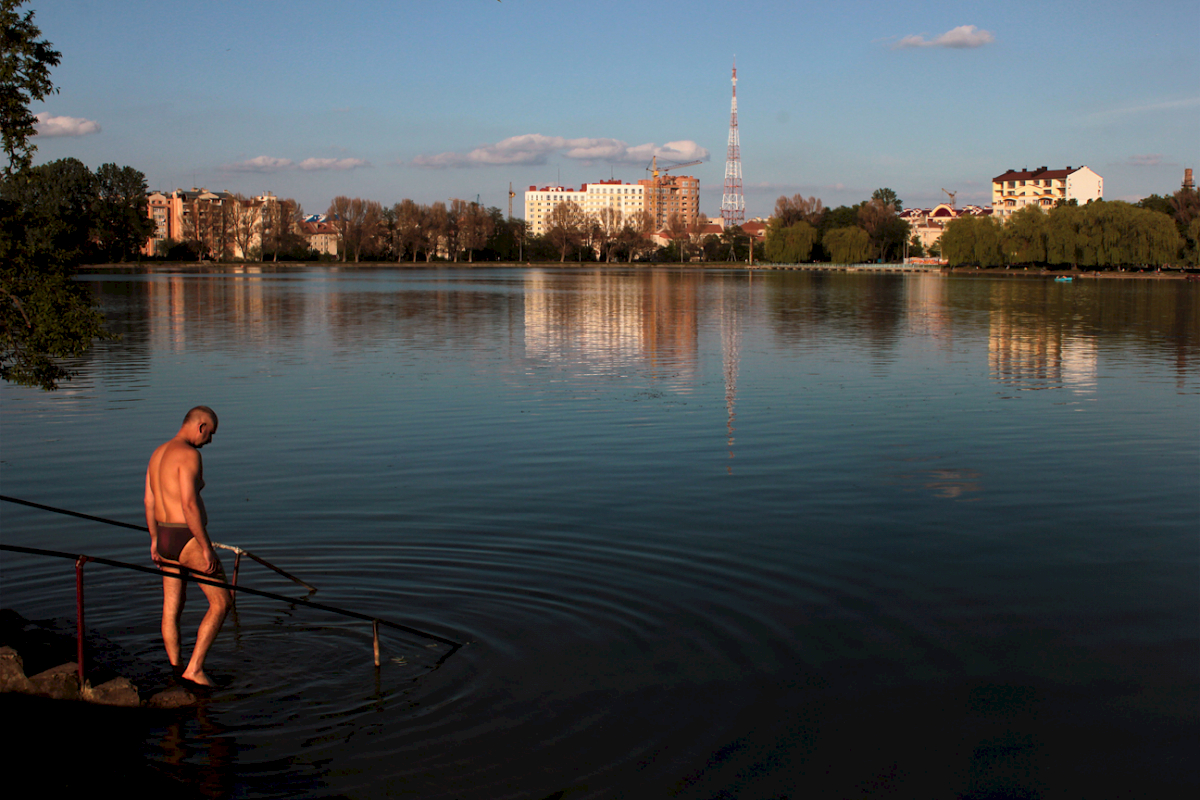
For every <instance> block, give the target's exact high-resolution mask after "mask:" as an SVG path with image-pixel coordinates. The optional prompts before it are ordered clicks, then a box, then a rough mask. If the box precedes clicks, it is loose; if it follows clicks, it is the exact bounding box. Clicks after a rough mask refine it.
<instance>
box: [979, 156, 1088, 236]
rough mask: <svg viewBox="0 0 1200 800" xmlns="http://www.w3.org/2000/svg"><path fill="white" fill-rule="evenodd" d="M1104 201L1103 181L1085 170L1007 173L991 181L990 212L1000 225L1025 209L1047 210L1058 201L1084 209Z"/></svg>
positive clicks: (1041, 169)
mask: <svg viewBox="0 0 1200 800" xmlns="http://www.w3.org/2000/svg"><path fill="white" fill-rule="evenodd" d="M1103 197H1104V179H1103V178H1101V177H1100V176H1099V175H1097V174H1096V173H1095V172H1093V171H1092V170H1091V169H1089V168H1088V167H1086V166H1085V167H1077V168H1073V167H1067V168H1066V169H1047V168H1046V167H1038V168H1037V169H1034V170H1031V169H1022V170H1014V169H1010V170H1009V171H1008V172H1005V173H1004V174H1003V175H997V176H996V177H994V178H992V210H993V212H994V213H995V215H996V218H997V219H999V220H1000V221H1002V222H1003V221H1007V220H1008V218H1009V217H1011V216H1012V215H1013V214H1015V213H1016V212H1018V211H1020V210H1021V209H1022V208H1024V207H1025V206H1031V205H1036V206H1040V207H1041V208H1042V209H1044V210H1049V209H1050V208H1051V207H1053V206H1054V204H1055V203H1056V202H1057V201H1059V200H1061V201H1063V202H1069V201H1071V200H1074V201H1076V202H1077V203H1079V204H1080V205H1083V204H1084V203H1090V202H1092V201H1093V200H1100V199H1103Z"/></svg>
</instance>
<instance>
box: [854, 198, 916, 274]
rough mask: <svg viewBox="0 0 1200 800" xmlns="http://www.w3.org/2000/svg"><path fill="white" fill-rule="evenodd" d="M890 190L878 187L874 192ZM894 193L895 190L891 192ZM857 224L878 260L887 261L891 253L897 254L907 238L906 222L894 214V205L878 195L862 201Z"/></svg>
mask: <svg viewBox="0 0 1200 800" xmlns="http://www.w3.org/2000/svg"><path fill="white" fill-rule="evenodd" d="M881 192H891V190H890V189H887V190H884V189H880V190H877V191H876V192H875V194H876V195H879V194H880V193H881ZM892 195H893V196H894V195H895V192H892ZM858 224H859V226H860V227H861V228H862V229H863V230H865V231H866V232H867V235H868V237H869V238H870V242H871V246H872V247H873V248H874V250H875V254H876V257H877V258H878V259H879V260H880V261H887V260H889V259H890V258H891V257H892V256H893V255H898V254H899V253H900V250H901V248H902V247H903V246H904V240H905V239H907V238H908V223H907V222H905V221H904V220H902V219H900V218H899V217H898V216H896V206H895V205H894V204H893V203H885V202H884V201H883V199H881V198H880V197H874V198H872V199H871V201H870V202H869V203H863V204H862V205H861V206H860V207H859V209H858Z"/></svg>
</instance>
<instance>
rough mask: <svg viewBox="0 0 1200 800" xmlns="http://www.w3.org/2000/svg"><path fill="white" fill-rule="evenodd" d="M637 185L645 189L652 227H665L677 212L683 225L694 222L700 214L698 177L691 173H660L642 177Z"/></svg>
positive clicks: (658, 228) (657, 228)
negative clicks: (652, 176)
mask: <svg viewBox="0 0 1200 800" xmlns="http://www.w3.org/2000/svg"><path fill="white" fill-rule="evenodd" d="M638 185H640V186H643V187H645V189H646V209H647V210H648V211H649V212H650V214H651V216H652V217H653V218H654V229H655V230H661V229H663V228H665V227H666V225H667V220H669V219H670V218H671V215H672V214H679V216H680V217H681V218H682V219H683V222H684V224H685V225H688V226H691V225H693V224H695V222H696V220H697V219H698V218H699V216H700V179H699V178H694V177H692V176H691V175H660V176H659V177H658V178H644V179H642V180H640V181H638Z"/></svg>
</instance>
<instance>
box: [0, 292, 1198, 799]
mask: <svg viewBox="0 0 1200 800" xmlns="http://www.w3.org/2000/svg"><path fill="white" fill-rule="evenodd" d="M85 280H87V281H88V282H89V284H90V285H91V286H93V287H94V289H95V291H96V292H97V294H98V296H99V298H100V300H101V303H102V305H103V307H104V309H105V311H106V313H107V314H108V317H109V319H110V322H111V325H112V327H113V328H114V329H116V330H117V331H119V332H120V333H121V334H122V339H121V340H120V341H118V342H112V343H104V344H101V345H100V346H98V347H97V348H96V349H95V351H94V352H93V353H91V354H90V355H89V356H88V357H87V358H86V359H84V360H82V361H81V362H80V363H79V368H80V369H81V373H82V374H81V375H80V377H79V378H78V379H76V380H75V381H73V382H71V383H70V384H68V385H67V387H66V388H64V389H63V390H61V391H59V392H57V393H54V394H43V393H38V392H34V391H30V390H25V389H20V388H16V387H12V386H4V387H0V400H2V402H3V414H2V416H0V448H2V450H0V482H2V486H3V493H4V494H7V495H13V496H17V497H22V498H26V499H29V500H33V501H36V502H42V503H47V504H50V505H56V506H65V507H69V508H73V509H76V510H79V511H83V512H86V513H90V514H95V515H100V516H105V517H112V518H117V519H121V520H124V521H129V522H134V523H138V524H141V523H142V520H141V519H140V517H141V491H142V480H143V474H144V469H145V461H146V458H147V457H148V456H149V453H150V451H151V450H152V449H153V447H154V446H155V445H156V444H158V443H159V442H161V441H162V440H164V439H165V438H167V437H169V436H170V435H171V434H173V433H174V432H175V430H176V429H177V428H178V424H179V418H180V417H181V415H182V413H183V411H185V410H186V409H187V408H188V407H190V406H191V405H194V404H196V403H206V404H209V405H212V406H213V407H214V408H215V409H216V410H217V411H218V413H219V414H220V417H221V425H220V429H219V431H218V433H217V436H216V437H215V439H214V441H213V443H212V445H210V446H209V447H207V448H205V450H204V460H205V477H206V479H207V482H208V488H207V489H206V490H205V498H206V502H207V504H208V509H209V514H210V517H211V526H210V527H211V532H212V535H213V537H214V539H216V540H218V541H222V542H227V543H229V544H236V545H239V546H241V547H244V548H246V549H249V550H251V551H254V552H255V553H258V554H259V555H262V556H264V557H265V558H267V559H269V560H271V561H273V562H275V563H277V564H279V565H280V566H282V567H284V568H285V569H288V570H290V571H292V572H295V573H296V574H298V575H299V576H301V577H302V578H304V579H305V580H307V581H309V582H310V583H313V584H315V585H316V586H318V587H319V589H320V591H319V592H318V593H317V595H316V596H315V597H314V599H315V600H318V601H320V602H324V603H328V604H332V605H337V606H344V607H347V608H350V609H353V610H355V611H359V612H362V613H366V614H371V615H378V616H381V617H385V618H389V619H393V620H396V621H398V622H402V623H405V624H408V625H411V626H415V627H417V628H420V629H425V630H430V631H433V632H436V633H438V634H440V635H443V636H447V637H450V638H452V639H455V640H459V641H464V642H469V644H467V645H466V646H465V647H463V648H462V649H461V650H460V651H459V652H457V653H456V654H454V655H453V656H451V657H450V658H448V659H447V660H446V661H445V662H444V663H442V664H441V666H440V667H438V668H436V669H434V666H435V665H436V664H437V663H438V659H439V657H440V655H441V653H442V652H444V648H441V649H440V650H439V649H438V648H433V647H429V646H428V645H429V643H428V642H427V641H424V640H422V639H420V638H419V637H413V636H408V635H406V634H402V635H395V634H394V633H391V632H387V633H385V634H384V642H383V644H384V651H385V652H384V655H385V658H386V659H387V660H386V663H385V665H384V666H383V668H381V669H380V670H379V671H378V672H376V671H375V669H374V668H373V666H372V665H371V649H370V631H369V626H367V625H365V624H363V623H360V622H357V621H351V620H344V619H340V618H338V617H335V616H333V615H326V614H321V613H316V612H313V611H311V610H308V609H304V608H299V607H284V606H281V604H279V603H275V602H271V601H266V600H261V599H257V598H251V597H244V598H243V599H242V600H241V601H240V602H239V609H238V611H237V614H236V615H235V616H234V617H231V619H230V621H229V623H228V624H227V628H226V630H225V631H224V632H223V633H222V635H221V637H220V639H218V642H217V645H216V647H215V648H214V651H213V654H212V656H211V658H210V662H209V666H210V671H211V672H212V673H214V674H215V676H216V677H217V678H218V679H219V680H221V681H222V683H223V688H222V690H221V691H220V692H218V693H217V695H216V696H215V698H214V699H213V701H212V702H211V703H210V704H209V705H208V706H207V707H206V708H205V709H204V710H203V712H202V713H201V714H200V715H198V717H197V718H196V719H195V721H194V722H189V723H188V724H187V725H186V726H185V727H184V729H183V730H182V731H162V732H157V733H155V734H153V735H151V736H150V737H149V738H148V739H147V741H146V743H145V755H146V757H147V758H148V759H151V760H153V761H155V762H157V763H159V764H161V766H162V769H163V770H164V771H166V772H167V774H179V775H180V776H181V777H182V776H184V775H188V776H193V775H195V774H196V771H197V770H199V772H200V773H202V774H203V775H204V776H205V785H204V788H205V791H207V792H209V793H210V794H212V795H214V796H224V795H229V796H238V797H275V796H278V797H283V796H304V797H323V796H329V795H345V796H350V797H382V796H393V797H422V798H425V797H447V798H450V797H462V798H501V797H514V798H518V797H520V798H523V797H529V798H544V797H548V796H560V795H557V794H556V793H558V792H563V794H562V795H561V796H564V797H597V798H599V797H683V798H710V797H782V796H788V797H798V796H814V797H865V796H897V797H908V796H920V797H956V796H963V797H1046V798H1049V797H1081V796H1087V797H1118V796H1170V795H1171V794H1174V793H1177V792H1179V791H1181V790H1187V789H1194V788H1196V787H1197V786H1200V776H1198V770H1197V767H1196V758H1195V754H1196V752H1197V746H1198V745H1200V732H1198V730H1200V724H1198V710H1200V696H1198V694H1200V693H1198V691H1197V687H1198V685H1200V627H1198V625H1197V623H1198V622H1200V613H1198V611H1200V602H1198V600H1200V591H1198V590H1200V581H1198V578H1200V575H1198V567H1200V537H1198V532H1200V287H1197V286H1195V285H1192V284H1185V283H1183V282H1175V281H1170V282H1168V281H1163V282H1157V281H1147V282H1137V281H1120V280H1111V281H1097V282H1084V281H1077V282H1075V283H1074V284H1056V283H1053V282H1049V281H1045V280H1041V279H992V278H958V277H946V276H938V275H910V276H899V275H856V274H820V273H770V272H762V273H755V274H750V273H745V272H718V271H712V272H692V271H671V270H662V271H629V272H623V271H577V270H568V271H556V270H543V269H537V270H533V269H530V270H516V269H514V270H486V269H477V270H464V271H456V270H450V269H444V270H428V271H424V270H420V271H386V270H385V271H377V272H376V271H373V272H359V271H341V272H339V271H338V270H336V269H304V270H296V271H279V272H270V271H267V272H262V273H259V272H252V271H249V272H214V273H186V274H185V273H176V274H151V275H132V276H131V275H127V274H94V275H89V276H85ZM0 521H2V531H3V541H4V542H5V543H7V544H20V545H27V546H34V547H46V548H51V549H60V550H67V551H73V552H86V553H89V554H92V555H98V556H106V557H109V558H116V559H122V560H128V561H134V562H137V563H149V560H148V556H149V553H148V542H147V540H146V537H145V536H144V535H142V534H138V533H136V532H133V531H128V530H122V529H119V528H112V527H105V526H98V525H95V524H91V523H87V522H83V521H79V520H72V519H67V518H63V517H58V516H54V515H49V514H46V513H44V512H39V511H34V510H29V509H24V508H20V507H16V506H13V505H11V504H0ZM226 563H227V564H228V563H229V561H228V557H226ZM0 564H2V577H3V584H2V598H0V603H2V604H3V605H4V606H6V607H13V608H16V609H18V610H20V611H22V612H23V613H25V615H26V616H44V617H52V616H70V615H71V614H72V613H73V608H74V605H73V604H74V593H73V567H72V565H71V564H70V562H67V561H62V562H57V561H51V560H41V559H33V558H28V557H24V556H15V555H12V554H8V553H6V554H4V555H3V559H2V561H0ZM88 569H89V572H88V576H89V578H88V581H89V582H88V592H89V602H88V609H89V623H90V625H91V626H92V627H94V628H95V629H96V630H97V631H99V632H101V633H103V634H104V635H105V636H106V637H107V638H108V639H109V640H111V641H112V642H113V643H114V644H116V645H118V646H119V647H120V648H122V649H123V650H124V652H125V653H127V654H128V655H129V656H130V657H131V658H133V659H136V661H137V662H138V666H132V665H131V666H128V667H127V669H129V670H132V671H134V672H135V673H136V674H135V678H139V679H141V680H142V681H144V682H153V681H154V680H158V679H161V677H162V676H161V672H162V667H163V665H164V663H165V657H164V656H163V655H162V654H161V643H160V641H159V639H158V623H157V608H156V604H157V602H158V595H159V591H160V590H159V588H158V586H157V585H156V584H155V583H154V581H153V579H148V580H143V579H142V578H141V577H140V576H136V575H133V573H126V572H120V571H117V570H112V569H106V568H103V567H99V566H91V567H89V568H88ZM131 576H133V577H131ZM242 579H243V581H244V582H245V583H247V584H248V585H252V586H256V587H259V588H263V589H267V590H270V591H276V592H280V593H284V594H288V595H295V596H298V595H297V593H296V592H295V591H294V589H293V588H292V587H291V586H290V585H289V584H287V583H286V582H285V581H283V580H281V579H279V578H278V577H276V576H274V575H273V574H271V573H269V572H266V571H265V570H262V569H261V568H257V567H243V578H242ZM193 591H194V590H193ZM201 607H202V603H201V602H200V601H199V596H198V594H197V595H196V597H195V598H194V599H193V602H192V605H191V606H189V612H188V620H187V625H188V628H189V629H190V630H194V626H195V623H196V621H197V620H198V617H199V614H200V612H201V610H202V608H201ZM189 636H190V632H189Z"/></svg>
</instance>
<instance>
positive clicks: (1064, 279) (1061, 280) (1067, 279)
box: [1054, 275, 1075, 283]
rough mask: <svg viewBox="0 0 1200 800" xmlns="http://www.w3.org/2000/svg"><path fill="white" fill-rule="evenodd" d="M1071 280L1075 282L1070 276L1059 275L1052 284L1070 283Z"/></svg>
mask: <svg viewBox="0 0 1200 800" xmlns="http://www.w3.org/2000/svg"><path fill="white" fill-rule="evenodd" d="M1073 280H1075V279H1074V278H1072V277H1071V276H1070V275H1059V276H1058V277H1057V278H1055V279H1054V282H1055V283H1070V282H1071V281H1073Z"/></svg>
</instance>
